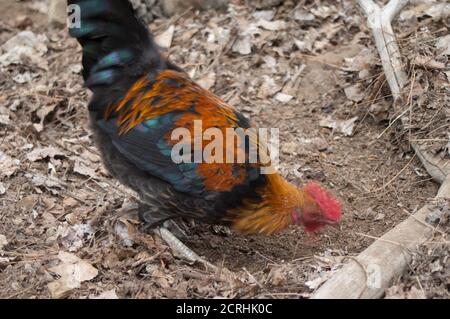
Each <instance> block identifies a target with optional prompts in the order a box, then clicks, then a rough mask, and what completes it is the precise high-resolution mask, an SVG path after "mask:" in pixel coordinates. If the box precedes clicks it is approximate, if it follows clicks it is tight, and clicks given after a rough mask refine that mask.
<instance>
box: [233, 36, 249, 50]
mask: <svg viewBox="0 0 450 319" xmlns="http://www.w3.org/2000/svg"><path fill="white" fill-rule="evenodd" d="M231 49H232V51H233V52H236V53H239V54H242V55H247V54H250V53H252V44H251V37H250V36H249V35H246V36H240V37H239V38H238V39H237V40H236V42H234V44H233V47H232V48H231Z"/></svg>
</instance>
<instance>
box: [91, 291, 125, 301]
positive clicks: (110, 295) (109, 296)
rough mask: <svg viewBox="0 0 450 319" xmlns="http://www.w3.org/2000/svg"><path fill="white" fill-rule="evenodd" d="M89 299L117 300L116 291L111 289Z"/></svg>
mask: <svg viewBox="0 0 450 319" xmlns="http://www.w3.org/2000/svg"><path fill="white" fill-rule="evenodd" d="M89 299H119V297H117V294H116V290H115V289H111V290H108V291H105V292H103V293H101V294H100V295H98V296H92V297H89Z"/></svg>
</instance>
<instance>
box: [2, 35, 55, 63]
mask: <svg viewBox="0 0 450 319" xmlns="http://www.w3.org/2000/svg"><path fill="white" fill-rule="evenodd" d="M46 42H47V38H46V37H45V35H35V34H34V33H33V32H31V31H22V32H20V33H18V34H17V35H15V36H14V37H12V38H11V39H9V40H8V41H6V42H5V43H4V44H3V45H2V46H1V47H0V48H1V49H2V51H3V52H5V53H4V54H3V55H1V56H0V65H1V66H4V67H5V66H9V65H11V64H24V63H25V59H29V60H30V61H31V62H32V63H33V64H35V65H36V66H39V67H40V68H43V69H45V70H47V69H48V62H47V60H46V59H44V58H43V57H42V56H43V55H44V54H45V53H47V50H48V49H47V45H46V44H45V43H46Z"/></svg>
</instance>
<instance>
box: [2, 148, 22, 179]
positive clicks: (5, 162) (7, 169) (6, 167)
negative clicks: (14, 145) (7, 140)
mask: <svg viewBox="0 0 450 319" xmlns="http://www.w3.org/2000/svg"><path fill="white" fill-rule="evenodd" d="M19 165H20V161H19V160H17V159H13V158H12V157H11V156H9V155H6V154H5V153H3V152H2V151H1V150H0V177H10V176H11V175H13V174H14V173H15V172H16V171H17V169H18V168H19Z"/></svg>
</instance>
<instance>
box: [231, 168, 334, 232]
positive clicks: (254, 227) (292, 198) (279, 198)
mask: <svg viewBox="0 0 450 319" xmlns="http://www.w3.org/2000/svg"><path fill="white" fill-rule="evenodd" d="M266 177H267V183H266V184H265V185H264V186H263V187H261V188H260V189H258V190H257V192H258V193H259V195H260V196H261V200H260V201H258V202H255V201H250V200H249V201H245V202H244V205H243V206H242V207H241V208H240V209H239V210H238V211H235V212H234V216H235V218H234V219H233V228H234V229H236V230H237V231H239V232H242V233H246V234H264V235H272V234H274V233H277V232H279V231H281V230H283V229H285V228H287V227H288V226H290V225H293V224H294V225H295V224H297V225H303V226H304V227H305V230H306V231H307V232H316V231H317V230H319V229H321V228H322V227H324V226H326V225H328V224H334V223H337V222H338V221H339V218H340V204H339V202H338V201H337V200H336V199H334V197H333V196H331V195H330V194H329V193H328V192H327V191H325V190H324V189H323V188H321V187H320V186H319V185H318V184H316V183H309V184H308V185H306V186H305V187H304V188H298V187H296V186H294V185H293V184H291V183H289V182H288V181H287V180H285V179H284V178H283V177H282V176H280V175H279V174H271V175H267V176H266ZM324 209H325V210H324Z"/></svg>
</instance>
